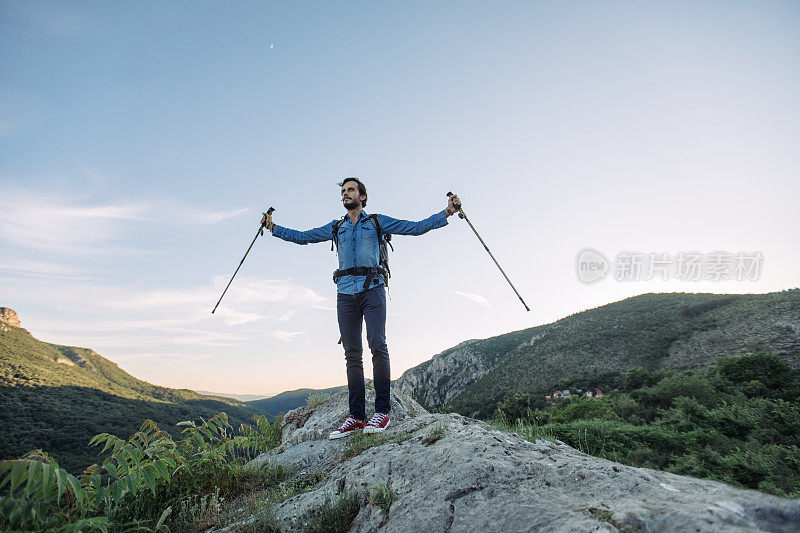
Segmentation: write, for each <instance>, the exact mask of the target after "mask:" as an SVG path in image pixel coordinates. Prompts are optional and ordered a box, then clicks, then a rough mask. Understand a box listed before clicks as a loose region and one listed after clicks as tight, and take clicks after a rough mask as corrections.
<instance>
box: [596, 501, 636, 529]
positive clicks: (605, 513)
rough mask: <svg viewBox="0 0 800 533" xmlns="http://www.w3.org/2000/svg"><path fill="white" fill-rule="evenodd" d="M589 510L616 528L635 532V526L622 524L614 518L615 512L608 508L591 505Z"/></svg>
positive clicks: (600, 519)
mask: <svg viewBox="0 0 800 533" xmlns="http://www.w3.org/2000/svg"><path fill="white" fill-rule="evenodd" d="M588 511H589V513H590V514H591V515H592V516H594V517H595V518H597V519H598V520H599V521H601V522H606V523H608V524H611V525H612V526H614V527H615V528H617V529H619V530H620V531H622V533H633V528H631V527H630V526H626V525H625V524H622V523H620V522H618V521H617V520H614V513H613V512H611V511H609V510H608V509H598V508H597V507H589V509H588Z"/></svg>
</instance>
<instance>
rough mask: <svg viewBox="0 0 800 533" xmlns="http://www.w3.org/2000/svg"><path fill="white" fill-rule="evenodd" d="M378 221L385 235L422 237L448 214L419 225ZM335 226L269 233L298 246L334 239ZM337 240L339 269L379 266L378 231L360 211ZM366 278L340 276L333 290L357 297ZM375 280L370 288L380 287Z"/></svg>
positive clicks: (382, 217) (343, 226)
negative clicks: (356, 218) (354, 221)
mask: <svg viewBox="0 0 800 533" xmlns="http://www.w3.org/2000/svg"><path fill="white" fill-rule="evenodd" d="M378 222H380V223H381V231H382V232H383V233H384V234H392V235H422V234H423V233H427V232H429V231H430V230H432V229H436V228H441V227H444V226H446V225H447V215H445V212H444V210H442V211H440V212H438V213H436V214H434V215H431V216H429V217H428V218H426V219H425V220H420V221H419V222H412V221H410V220H398V219H396V218H392V217H388V216H386V215H378ZM334 223H336V220H332V221H331V222H328V223H327V224H325V225H324V226H320V227H318V228H314V229H310V230H308V231H297V230H294V229H289V228H285V227H283V226H278V225H276V226H275V228H273V230H272V235H273V236H275V237H278V238H279V239H283V240H285V241H289V242H294V243H297V244H308V243H310V242H324V241H331V240H333V225H334ZM338 240H339V270H344V269H345V268H352V267H376V266H378V264H379V262H380V249H379V247H378V231H377V230H376V229H375V224H373V223H372V221H371V220H370V219H369V215H368V214H367V213H365V212H364V211H363V210H362V211H361V214H360V216H359V218H358V222H356V223H355V224H353V222H352V221H351V220H350V217H345V219H344V222H342V224H341V225H340V226H339V239H338ZM365 279H366V276H342V277H341V278H339V281H338V282H337V284H336V290H337V291H338V292H341V293H343V294H356V293H358V292H361V291H363V290H364V281H365ZM376 281H377V282H376ZM376 281H373V287H375V286H377V285H379V284H380V285H382V284H383V280H381V279H380V278H377V280H376Z"/></svg>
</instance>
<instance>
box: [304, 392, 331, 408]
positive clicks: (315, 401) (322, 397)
mask: <svg viewBox="0 0 800 533" xmlns="http://www.w3.org/2000/svg"><path fill="white" fill-rule="evenodd" d="M330 398H331V395H330V394H328V393H327V392H320V393H318V394H312V395H311V396H309V397H308V400H306V403H307V404H308V406H309V407H311V408H312V409H313V408H314V407H319V406H320V405H323V404H324V403H325V402H327V401H328V400H330Z"/></svg>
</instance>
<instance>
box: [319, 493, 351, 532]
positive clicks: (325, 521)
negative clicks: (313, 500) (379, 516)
mask: <svg viewBox="0 0 800 533" xmlns="http://www.w3.org/2000/svg"><path fill="white" fill-rule="evenodd" d="M361 501H362V497H361V495H360V494H359V493H357V492H351V491H345V492H344V493H342V495H341V496H340V497H339V499H338V500H336V501H333V500H331V499H326V500H325V503H324V504H323V506H322V507H321V508H320V509H318V510H317V511H316V512H314V513H313V514H312V515H310V516H309V517H308V522H307V523H306V526H305V531H306V532H307V533H347V531H350V526H351V525H352V524H353V520H355V518H356V516H357V515H358V512H359V511H360V510H361Z"/></svg>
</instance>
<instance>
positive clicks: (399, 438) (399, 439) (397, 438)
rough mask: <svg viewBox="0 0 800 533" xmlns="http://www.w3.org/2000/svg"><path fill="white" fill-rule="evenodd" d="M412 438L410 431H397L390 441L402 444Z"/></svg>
mask: <svg viewBox="0 0 800 533" xmlns="http://www.w3.org/2000/svg"><path fill="white" fill-rule="evenodd" d="M410 438H411V433H409V432H408V431H404V432H402V433H397V434H395V435H393V436H392V438H391V440H390V441H389V442H393V443H395V444H402V443H404V442H405V441H407V440H408V439H410Z"/></svg>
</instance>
